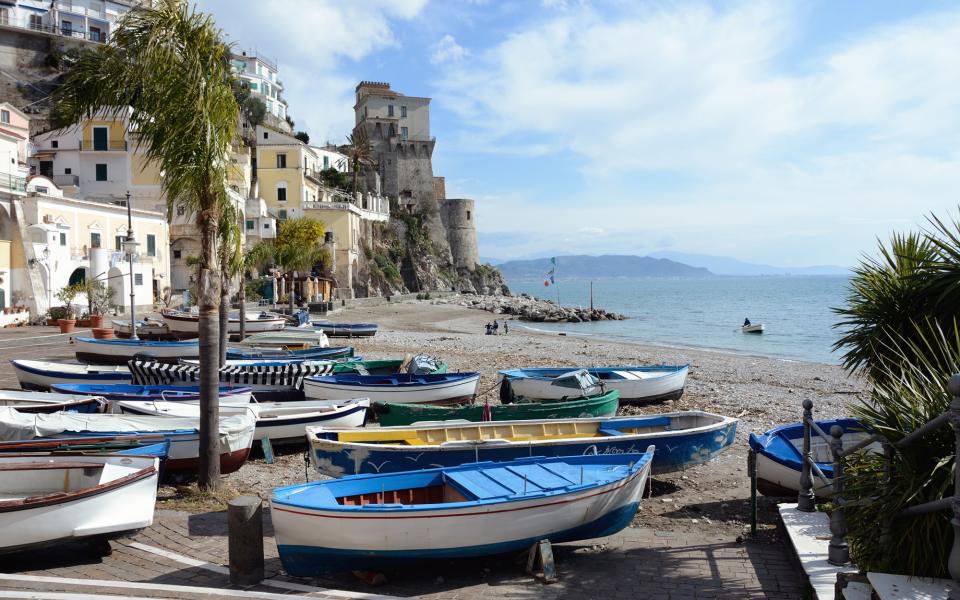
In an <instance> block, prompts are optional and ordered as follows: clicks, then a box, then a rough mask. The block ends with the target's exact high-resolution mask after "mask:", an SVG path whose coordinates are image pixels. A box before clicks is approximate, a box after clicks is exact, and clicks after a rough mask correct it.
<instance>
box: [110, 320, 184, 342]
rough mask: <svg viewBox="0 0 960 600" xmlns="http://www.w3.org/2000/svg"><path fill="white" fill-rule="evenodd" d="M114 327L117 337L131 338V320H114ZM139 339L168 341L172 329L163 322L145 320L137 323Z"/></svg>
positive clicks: (112, 322)
mask: <svg viewBox="0 0 960 600" xmlns="http://www.w3.org/2000/svg"><path fill="white" fill-rule="evenodd" d="M110 323H111V324H112V325H113V329H114V331H116V333H117V337H120V338H128V337H130V320H129V319H127V320H123V319H114V320H112V321H111V322H110ZM137 337H140V338H143V339H147V340H166V339H171V338H170V328H169V327H167V325H166V323H163V322H162V321H156V320H154V319H143V320H142V321H137Z"/></svg>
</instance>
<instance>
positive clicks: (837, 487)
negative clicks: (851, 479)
mask: <svg viewBox="0 0 960 600" xmlns="http://www.w3.org/2000/svg"><path fill="white" fill-rule="evenodd" d="M830 437H831V440H830V451H831V454H832V455H833V481H832V483H833V512H831V513H830V535H831V537H830V546H829V549H828V550H827V562H829V563H830V564H831V565H836V566H843V565H845V564H847V563H849V562H850V548H849V546H847V518H846V515H844V514H843V458H842V457H841V456H840V454H841V453H842V452H843V427H840V426H839V425H834V426H833V427H831V428H830Z"/></svg>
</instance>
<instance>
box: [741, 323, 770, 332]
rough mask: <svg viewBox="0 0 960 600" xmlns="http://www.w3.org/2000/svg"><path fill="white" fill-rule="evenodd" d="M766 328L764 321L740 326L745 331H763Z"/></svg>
mask: <svg viewBox="0 0 960 600" xmlns="http://www.w3.org/2000/svg"><path fill="white" fill-rule="evenodd" d="M764 329H766V328H765V327H764V326H763V323H755V324H753V325H744V326H743V327H741V328H740V331H741V332H743V333H763V331H764Z"/></svg>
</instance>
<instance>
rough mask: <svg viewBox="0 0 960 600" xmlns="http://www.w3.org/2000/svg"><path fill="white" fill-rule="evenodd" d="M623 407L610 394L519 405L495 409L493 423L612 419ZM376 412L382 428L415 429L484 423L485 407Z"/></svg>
mask: <svg viewBox="0 0 960 600" xmlns="http://www.w3.org/2000/svg"><path fill="white" fill-rule="evenodd" d="M619 406H620V402H619V400H618V393H617V392H610V393H608V394H604V395H602V396H596V397H593V398H582V399H577V400H570V401H567V402H559V401H558V402H518V403H515V404H500V405H496V406H491V407H490V416H491V419H490V420H492V421H522V420H529V419H577V418H588V417H612V416H614V415H616V414H617V408H618V407H619ZM374 411H375V412H376V414H377V421H378V422H379V423H380V426H381V427H396V426H403V425H412V424H413V423H416V422H418V421H448V420H453V419H464V420H466V421H483V420H484V418H483V412H484V407H483V405H482V404H474V405H470V406H450V407H446V406H431V405H421V404H394V403H392V402H381V403H378V404H376V405H375V406H374Z"/></svg>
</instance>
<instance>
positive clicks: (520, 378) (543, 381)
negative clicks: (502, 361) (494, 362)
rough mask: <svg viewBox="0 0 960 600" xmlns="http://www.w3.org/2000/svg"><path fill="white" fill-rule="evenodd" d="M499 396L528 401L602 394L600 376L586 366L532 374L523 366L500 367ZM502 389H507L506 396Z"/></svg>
mask: <svg viewBox="0 0 960 600" xmlns="http://www.w3.org/2000/svg"><path fill="white" fill-rule="evenodd" d="M500 375H502V376H503V380H502V381H501V382H500V387H501V390H500V399H501V401H502V402H505V403H506V402H513V401H515V400H516V399H517V398H519V399H521V400H525V401H527V402H536V401H539V400H570V399H572V398H587V397H589V396H596V395H598V394H602V393H603V392H604V391H606V390H604V389H603V387H602V386H601V385H600V380H599V379H597V378H596V377H594V376H593V375H591V374H590V373H588V372H587V370H586V369H567V370H566V371H563V372H558V373H553V372H550V373H542V374H533V373H531V372H528V371H527V370H524V369H513V370H510V371H500ZM504 389H506V390H507V392H509V393H508V394H507V395H506V397H505V395H504Z"/></svg>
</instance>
